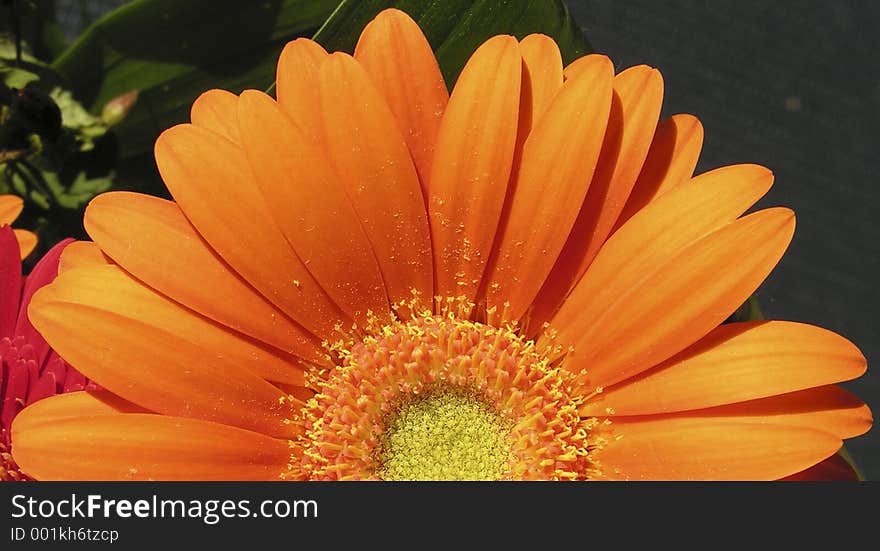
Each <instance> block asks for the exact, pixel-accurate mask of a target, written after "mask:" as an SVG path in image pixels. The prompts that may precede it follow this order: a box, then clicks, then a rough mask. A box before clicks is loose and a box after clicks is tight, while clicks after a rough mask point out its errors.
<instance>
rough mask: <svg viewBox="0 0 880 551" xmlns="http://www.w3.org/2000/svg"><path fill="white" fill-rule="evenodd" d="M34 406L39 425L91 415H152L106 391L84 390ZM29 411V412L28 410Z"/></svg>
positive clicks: (53, 397)
mask: <svg viewBox="0 0 880 551" xmlns="http://www.w3.org/2000/svg"><path fill="white" fill-rule="evenodd" d="M35 403H38V404H39V405H37V406H34V407H35V408H36V409H38V410H39V419H40V421H39V422H40V423H47V424H50V423H55V422H57V421H61V420H64V419H70V418H71V417H86V416H92V415H115V414H122V413H152V412H151V411H150V410H148V409H145V408H142V407H140V406H138V405H136V404H132V403H131V402H129V401H128V400H124V399H122V398H120V397H119V396H117V395H115V394H113V393H112V392H110V391H108V390H103V389H101V390H85V391H78V392H65V393H64V394H58V395H55V396H51V397H49V398H46V399H43V400H39V402H35ZM29 411H31V410H29Z"/></svg>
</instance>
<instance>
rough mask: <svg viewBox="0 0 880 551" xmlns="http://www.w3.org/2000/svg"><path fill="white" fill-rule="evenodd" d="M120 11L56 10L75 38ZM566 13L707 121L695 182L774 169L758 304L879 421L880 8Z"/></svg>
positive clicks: (860, 445)
mask: <svg viewBox="0 0 880 551" xmlns="http://www.w3.org/2000/svg"><path fill="white" fill-rule="evenodd" d="M123 3H125V2H124V1H123V0H89V1H88V2H83V1H82V0H58V5H59V7H61V8H62V19H63V20H64V23H65V25H64V26H65V32H66V34H68V35H69V36H70V37H71V38H73V37H75V36H76V35H77V34H78V33H79V32H80V31H81V30H82V28H83V26H84V25H85V24H87V23H88V22H89V21H90V20H92V19H94V18H95V17H96V16H98V15H100V14H101V13H103V12H104V11H105V10H109V9H111V8H113V7H115V6H118V5H120V4H123ZM567 3H568V6H569V8H570V11H571V13H572V15H573V16H574V18H575V20H576V21H577V22H578V23H579V24H580V25H581V27H582V28H583V29H584V32H585V33H586V35H587V37H588V38H589V40H590V41H591V42H592V44H593V47H594V49H595V50H596V51H598V52H601V53H604V54H607V55H609V56H610V57H611V58H612V59H613V60H614V62H615V65H616V66H617V67H618V68H619V69H623V68H626V67H628V66H631V65H636V64H642V63H644V64H648V65H652V66H654V67H657V68H658V69H660V71H661V72H662V73H663V78H664V81H665V86H666V95H665V101H664V112H663V115H664V116H668V115H671V114H675V113H683V112H686V113H692V114H694V115H696V116H698V117H699V118H700V119H701V121H702V122H703V125H704V128H705V132H706V139H705V143H704V147H703V155H702V158H701V162H700V165H699V167H698V172H703V171H705V170H709V169H712V168H716V167H719V166H723V165H727V164H734V163H743V162H750V163H758V164H762V165H764V166H767V167H769V168H770V169H772V170H773V171H774V173H775V175H776V183H775V185H774V187H773V189H772V190H771V191H770V193H769V194H768V195H767V197H765V198H764V199H763V200H762V201H761V202H760V203H759V204H758V207H769V206H776V205H783V206H788V207H791V208H792V209H794V210H795V212H796V213H797V217H798V226H797V231H796V233H795V237H794V241H793V242H792V244H791V247H790V248H789V250H788V253H787V254H786V256H785V257H784V258H783V260H782V262H781V263H780V264H779V266H778V267H777V269H776V270H775V272H774V273H773V274H772V275H771V276H770V278H769V279H768V280H767V281H766V282H765V283H764V285H763V286H762V287H761V289H760V291H759V293H758V295H759V297H760V300H761V305H762V307H763V310H764V314H765V315H766V316H767V317H768V318H774V319H788V320H796V321H804V322H810V323H815V324H817V325H822V326H823V327H826V328H828V329H831V330H833V331H836V332H838V333H840V334H842V335H844V336H846V337H848V338H849V339H850V340H852V341H853V342H855V343H856V344H858V345H859V347H860V348H861V349H862V351H863V352H864V354H865V356H866V357H867V358H868V373H867V374H866V375H865V376H863V377H862V378H861V379H859V380H858V381H856V382H853V383H849V384H847V385H846V386H847V387H848V388H849V389H851V390H853V391H854V392H856V393H857V394H858V395H859V396H860V397H861V398H862V399H864V400H865V401H866V402H868V404H869V405H870V406H871V408H872V409H873V410H874V411H875V412H880V377H878V372H880V371H878V369H880V339H878V331H877V327H876V325H875V323H874V317H875V312H876V311H877V310H878V306H880V304H878V293H877V290H876V289H875V287H874V282H875V281H876V280H877V277H878V273H880V270H878V268H880V254H878V252H880V231H878V229H877V225H876V224H875V220H874V216H875V213H876V210H877V198H878V193H877V188H878V173H880V157H878V155H877V148H878V145H880V69H878V68H880V61H878V59H877V50H878V46H880V44H878V42H880V41H878V40H877V39H876V38H875V37H876V36H877V33H878V29H880V3H878V2H874V1H871V0H862V1H859V0H848V1H847V0H835V1H827V0H825V1H817V0H798V1H794V0H789V1H783V2H767V1H762V0H736V1H733V0H567ZM65 10H66V13H64V11H65ZM719 277H723V274H719ZM847 447H848V449H850V451H851V452H852V455H853V456H854V458H855V460H856V463H857V465H858V466H859V468H860V469H861V470H862V472H863V474H864V475H865V476H866V477H867V478H868V479H870V480H880V429H874V430H873V431H872V432H869V433H868V434H867V435H865V436H862V437H860V438H858V439H854V440H850V441H848V444H847Z"/></svg>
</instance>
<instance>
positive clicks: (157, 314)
mask: <svg viewBox="0 0 880 551" xmlns="http://www.w3.org/2000/svg"><path fill="white" fill-rule="evenodd" d="M53 296H54V299H55V300H58V301H63V302H69V303H73V304H81V305H83V306H87V307H89V308H94V309H96V310H100V311H102V312H106V313H110V314H114V315H117V316H120V317H125V318H132V319H136V320H137V321H139V322H142V323H144V324H147V325H151V326H153V327H156V328H161V329H165V330H168V331H170V332H171V333H173V334H174V335H175V336H177V337H179V338H181V339H184V340H186V341H188V342H190V343H193V344H195V345H197V346H199V347H202V348H205V349H207V350H211V351H213V352H214V353H215V354H217V355H222V356H224V357H225V358H226V359H227V360H229V361H230V362H232V363H233V364H235V365H236V366H237V367H239V368H244V369H247V370H248V371H251V372H253V373H255V374H256V375H258V376H259V377H262V378H264V379H267V380H270V381H276V382H282V383H287V384H293V385H302V384H303V383H304V382H305V378H304V376H303V368H302V366H301V365H299V364H297V363H296V361H295V360H294V359H293V358H292V357H290V356H286V355H283V354H280V353H277V352H274V351H271V350H269V349H267V348H266V347H262V346H259V345H258V344H256V343H255V342H254V341H253V339H249V338H248V337H245V336H244V335H240V334H238V333H235V332H232V331H230V330H228V329H227V328H226V327H225V326H222V325H217V324H215V323H214V322H211V321H210V320H207V319H205V318H203V317H202V316H200V315H198V314H196V313H195V312H192V311H191V310H188V309H186V308H184V307H182V306H180V305H178V304H177V303H175V302H173V301H171V300H169V299H167V298H165V297H164V296H162V295H160V294H158V293H157V292H155V291H153V290H152V289H151V288H149V287H147V286H146V285H144V284H142V283H140V282H138V281H137V280H135V279H134V278H132V277H131V276H129V275H128V274H127V273H126V272H124V271H122V269H120V268H119V267H117V266H106V265H105V266H89V267H85V268H80V269H76V270H70V271H66V272H64V274H62V275H61V276H59V277H58V278H57V279H56V280H55V284H54V286H53Z"/></svg>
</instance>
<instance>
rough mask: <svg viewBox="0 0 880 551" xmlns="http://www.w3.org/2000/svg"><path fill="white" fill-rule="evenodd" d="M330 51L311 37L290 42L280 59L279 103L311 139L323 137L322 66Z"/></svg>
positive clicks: (278, 76)
mask: <svg viewBox="0 0 880 551" xmlns="http://www.w3.org/2000/svg"><path fill="white" fill-rule="evenodd" d="M325 57H327V51H326V50H325V49H324V48H323V47H322V46H321V45H320V44H318V43H317V42H315V41H313V40H309V39H308V38H297V39H296V40H294V41H292V42H288V43H287V45H286V46H284V50H282V51H281V57H279V58H278V69H277V73H276V76H275V94H276V97H277V98H278V105H280V106H281V109H282V110H283V111H284V112H285V113H287V114H288V115H290V118H291V119H293V121H294V123H295V124H296V126H297V127H298V128H299V129H300V131H301V132H303V133H305V135H306V136H308V137H309V139H310V140H317V139H319V137H320V128H321V112H320V110H319V109H318V106H319V105H320V99H321V98H320V95H319V93H318V68H319V67H320V66H321V62H322V61H323V60H324V58H325Z"/></svg>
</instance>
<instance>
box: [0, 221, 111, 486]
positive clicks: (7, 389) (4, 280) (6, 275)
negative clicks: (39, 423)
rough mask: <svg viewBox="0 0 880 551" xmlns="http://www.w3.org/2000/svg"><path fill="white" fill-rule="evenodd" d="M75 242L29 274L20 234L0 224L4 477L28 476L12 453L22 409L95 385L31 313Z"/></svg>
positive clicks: (0, 460)
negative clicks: (38, 294)
mask: <svg viewBox="0 0 880 551" xmlns="http://www.w3.org/2000/svg"><path fill="white" fill-rule="evenodd" d="M72 241H73V240H72V239H65V240H64V241H62V242H60V243H58V244H57V245H55V246H54V247H52V249H51V250H50V251H49V252H47V253H46V255H45V256H44V257H43V258H42V259H40V261H39V262H37V264H36V266H34V269H33V270H32V271H31V273H30V275H28V276H27V277H25V276H23V275H22V273H21V255H20V249H19V243H18V240H17V239H16V235H15V233H14V232H13V230H12V228H10V227H9V226H8V225H3V226H0V399H2V402H0V480H27V479H29V478H28V477H27V475H25V474H24V473H22V472H21V471H20V470H19V468H18V466H17V465H16V464H15V461H13V459H12V453H11V452H12V441H11V435H10V432H9V428H10V426H11V425H12V419H13V418H15V416H16V415H17V414H18V412H19V411H21V410H22V409H24V407H25V406H27V405H29V404H32V403H34V402H36V401H38V400H41V399H43V398H46V397H48V396H53V395H55V394H60V393H62V392H70V391H75V390H83V389H85V388H92V387H93V386H94V383H91V382H90V381H89V380H88V379H86V378H85V376H83V375H82V374H81V373H80V372H78V371H77V370H75V369H73V368H72V367H71V366H70V365H68V364H67V362H65V361H64V360H63V359H61V357H60V356H59V355H58V354H57V353H56V352H55V351H54V350H52V349H51V348H50V347H49V345H48V344H47V343H46V341H45V339H43V337H42V336H41V335H40V334H39V333H38V332H37V331H36V329H34V327H33V326H32V325H31V322H30V320H28V316H27V308H28V305H29V304H30V301H31V297H32V296H33V294H34V293H35V292H36V291H37V289H39V288H40V287H43V286H44V285H46V284H48V283H50V282H51V281H52V280H53V279H55V276H56V275H57V274H58V259H59V257H60V256H61V251H62V250H63V249H64V247H66V246H67V245H68V244H69V243H70V242H72Z"/></svg>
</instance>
